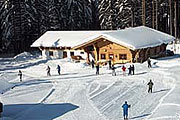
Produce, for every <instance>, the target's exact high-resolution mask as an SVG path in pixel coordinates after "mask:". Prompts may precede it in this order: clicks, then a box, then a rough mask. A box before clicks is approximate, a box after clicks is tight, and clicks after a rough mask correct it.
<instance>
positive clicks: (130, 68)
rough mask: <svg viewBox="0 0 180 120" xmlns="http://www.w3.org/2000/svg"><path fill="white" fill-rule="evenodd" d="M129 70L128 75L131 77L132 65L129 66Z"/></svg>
mask: <svg viewBox="0 0 180 120" xmlns="http://www.w3.org/2000/svg"><path fill="white" fill-rule="evenodd" d="M128 70H129V73H128V75H131V70H132V67H131V65H130V66H129V68H128Z"/></svg>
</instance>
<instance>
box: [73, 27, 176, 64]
mask: <svg viewBox="0 0 180 120" xmlns="http://www.w3.org/2000/svg"><path fill="white" fill-rule="evenodd" d="M174 39H175V38H174V37H173V36H170V35H168V34H166V33H163V32H160V31H157V30H154V29H152V28H148V27H145V26H140V27H135V28H127V29H124V30H117V31H112V32H107V33H102V34H99V35H98V36H97V35H96V36H93V37H91V38H89V39H86V40H84V41H82V42H81V43H79V45H77V46H75V47H73V49H75V50H78V49H83V50H84V51H85V52H87V53H88V55H87V58H88V59H87V60H88V61H90V60H89V56H90V55H91V56H93V58H94V59H95V61H96V62H107V61H109V60H112V62H113V63H114V64H115V63H127V62H143V61H145V60H147V58H149V57H156V56H158V55H159V54H160V53H163V52H164V51H165V50H166V46H167V44H168V43H169V42H171V41H173V40H174Z"/></svg>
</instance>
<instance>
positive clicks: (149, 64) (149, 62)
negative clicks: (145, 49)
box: [147, 58, 152, 68]
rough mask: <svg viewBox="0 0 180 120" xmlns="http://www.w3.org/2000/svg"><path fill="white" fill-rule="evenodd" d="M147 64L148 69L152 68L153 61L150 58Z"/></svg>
mask: <svg viewBox="0 0 180 120" xmlns="http://www.w3.org/2000/svg"><path fill="white" fill-rule="evenodd" d="M147 62H148V68H151V67H152V66H151V60H150V58H148V60H147Z"/></svg>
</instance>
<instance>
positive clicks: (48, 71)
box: [46, 65, 51, 76]
mask: <svg viewBox="0 0 180 120" xmlns="http://www.w3.org/2000/svg"><path fill="white" fill-rule="evenodd" d="M46 70H47V76H51V74H50V70H51V68H50V67H49V65H48V66H47V69H46Z"/></svg>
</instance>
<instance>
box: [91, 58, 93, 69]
mask: <svg viewBox="0 0 180 120" xmlns="http://www.w3.org/2000/svg"><path fill="white" fill-rule="evenodd" d="M91 66H92V68H94V60H92V61H91Z"/></svg>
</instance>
